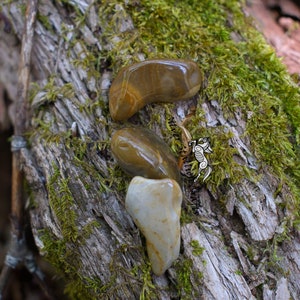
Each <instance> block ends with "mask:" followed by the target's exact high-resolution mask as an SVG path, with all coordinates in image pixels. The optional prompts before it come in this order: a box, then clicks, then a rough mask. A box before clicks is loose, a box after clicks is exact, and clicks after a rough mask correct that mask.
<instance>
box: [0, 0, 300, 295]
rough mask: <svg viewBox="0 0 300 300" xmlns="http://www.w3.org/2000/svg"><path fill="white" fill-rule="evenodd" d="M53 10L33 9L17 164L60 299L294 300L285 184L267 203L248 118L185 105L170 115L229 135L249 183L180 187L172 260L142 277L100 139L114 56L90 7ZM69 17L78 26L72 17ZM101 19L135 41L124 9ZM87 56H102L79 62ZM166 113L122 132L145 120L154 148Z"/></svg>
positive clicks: (10, 35)
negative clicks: (57, 278) (28, 87)
mask: <svg viewBox="0 0 300 300" xmlns="http://www.w3.org/2000/svg"><path fill="white" fill-rule="evenodd" d="M20 2H21V1H16V2H14V3H10V4H4V5H2V12H1V15H2V19H1V22H2V26H1V36H0V53H1V58H0V62H1V63H0V66H1V72H0V76H1V77H0V81H1V82H2V84H3V86H4V87H5V89H6V91H7V93H8V95H9V97H10V99H11V100H12V101H13V103H12V105H13V104H14V102H16V99H17V97H18V95H17V93H16V82H17V76H18V74H17V66H18V64H17V63H16V62H17V61H18V59H19V51H20V43H19V41H20V40H21V36H22V33H23V28H24V16H23V12H22V8H21V5H20ZM64 3H65V2H64V1H62V2H60V1H40V3H39V8H38V9H39V15H40V18H38V21H37V23H36V29H35V42H34V46H33V55H32V61H33V62H32V74H31V82H32V84H33V85H32V95H33V99H32V107H31V124H30V130H29V132H28V139H29V142H30V148H28V149H22V150H21V157H22V158H21V159H22V164H23V165H22V167H23V170H24V172H25V175H26V180H27V184H28V201H29V213H30V221H31V227H32V231H33V235H34V238H35V242H36V245H37V247H38V248H39V250H40V253H41V255H45V256H46V258H48V259H49V261H50V262H51V263H52V264H53V265H54V266H55V267H56V268H57V269H58V270H59V272H61V274H63V276H64V277H65V278H66V279H67V281H68V282H69V284H68V286H67V291H68V293H69V295H70V297H71V298H74V299H77V298H79V299H80V298H81V299H88V298H91V299H92V298H96V299H138V298H141V299H148V298H149V299H178V298H182V299H290V298H292V299H299V298H300V285H299V282H300V260H299V253H300V240H299V231H297V230H296V229H287V227H288V224H286V223H285V220H287V219H289V218H291V215H292V213H293V212H291V211H290V210H289V208H288V207H286V208H284V207H282V206H281V204H282V203H285V202H286V199H288V198H289V199H294V196H293V194H292V192H291V190H290V188H289V187H288V186H287V185H286V184H285V183H284V184H283V186H282V187H281V189H280V192H279V193H278V189H279V187H280V186H281V181H280V178H278V176H276V175H275V174H274V171H273V170H272V168H270V167H269V166H268V165H266V164H264V163H263V162H261V161H259V159H260V158H259V157H257V156H256V153H254V152H253V150H252V148H251V142H252V141H251V140H250V139H249V138H248V137H247V136H246V135H245V131H246V124H247V121H248V120H247V118H245V117H244V116H243V115H242V114H240V113H239V110H238V109H237V110H236V111H235V113H234V114H233V115H231V116H230V117H229V116H227V115H226V114H225V113H224V112H223V109H222V107H221V105H220V103H219V102H218V101H217V100H211V99H210V101H209V100H208V99H205V100H204V101H201V102H200V100H199V98H197V97H195V98H194V99H191V100H190V101H187V102H179V103H178V104H176V105H175V106H170V107H171V108H170V109H171V111H172V115H173V117H174V119H175V120H178V119H181V118H182V114H181V112H182V111H184V112H187V111H189V108H190V107H191V106H194V105H196V106H197V105H198V107H199V108H200V109H201V110H202V111H203V113H204V116H205V122H203V123H204V124H202V126H204V127H208V128H217V126H221V127H222V128H223V130H224V131H226V132H230V133H231V137H230V139H229V140H228V142H229V144H230V147H231V148H232V149H235V154H234V155H233V156H234V160H235V162H236V163H237V164H238V165H240V166H243V168H247V169H249V170H254V171H253V172H255V176H253V178H252V179H251V176H250V177H248V178H247V177H244V178H242V179H240V180H238V181H237V182H236V183H234V184H230V185H226V184H223V185H220V186H214V183H213V182H211V183H210V184H209V183H208V184H202V183H200V182H197V183H194V182H193V180H191V179H189V178H184V179H183V182H184V183H183V191H184V195H185V199H184V205H183V217H182V221H181V239H182V247H181V253H180V256H179V258H178V260H177V261H176V263H175V264H174V265H173V266H172V267H171V268H170V269H169V270H168V271H167V272H166V273H165V274H164V275H163V276H159V277H157V276H155V275H153V274H152V273H151V268H150V267H149V263H148V259H147V254H146V251H145V242H144V239H143V237H142V236H141V234H140V232H139V230H138V229H137V228H136V227H135V225H134V223H133V221H132V219H131V218H130V216H129V215H128V213H127V212H126V210H125V206H124V199H125V195H126V186H127V185H128V183H129V181H130V179H131V178H130V177H129V176H127V175H125V174H124V173H123V172H122V171H121V170H120V169H118V167H116V162H115V160H114V158H113V157H112V155H111V152H110V136H111V134H112V132H113V131H114V130H115V129H117V128H119V127H121V126H123V125H122V124H117V123H114V122H113V121H112V120H111V118H110V117H109V113H108V103H107V89H108V87H109V83H110V81H111V73H112V71H116V70H111V69H109V66H108V61H109V57H110V49H111V47H114V45H112V44H109V43H107V44H106V43H105V39H104V38H103V36H104V37H105V34H106V26H108V25H107V24H105V23H103V22H100V21H99V16H98V15H97V13H96V11H97V7H98V5H96V4H95V3H94V2H93V1H87V0H86V1H71V2H70V3H69V4H64ZM133 5H138V4H133ZM77 12H80V14H79V15H81V16H82V19H80V18H76V17H74V15H76V13H77ZM120 12H121V13H120ZM103 13H105V12H103ZM41 16H43V18H42V17H41ZM83 16H84V17H83ZM105 17H107V20H108V19H112V20H114V22H115V23H116V24H117V25H116V27H117V28H118V30H119V31H120V32H125V31H130V30H132V31H134V30H136V31H138V30H139V28H136V29H135V28H134V26H133V22H132V20H131V17H130V15H129V14H128V13H127V12H126V10H125V9H124V5H121V4H116V5H115V18H113V17H111V16H109V17H108V16H105V15H104V16H102V20H103V19H104V20H105ZM228 19H229V17H228ZM100 37H102V38H101V39H100ZM90 49H94V50H95V49H96V50H97V51H99V56H100V55H102V56H103V57H99V61H96V62H95V61H93V60H92V61H89V50H90ZM86 61H89V62H88V64H98V69H97V70H98V71H99V72H98V73H97V74H95V73H93V72H92V71H93V69H92V67H90V68H89V67H88V66H87V67H86V68H84V65H85V64H86ZM90 71H91V72H90ZM168 107H169V106H165V105H160V104H156V105H152V106H151V107H149V108H148V107H146V108H144V109H143V110H142V111H141V112H140V118H138V117H135V118H133V119H132V120H131V121H130V122H128V123H126V125H130V124H135V125H139V126H145V124H146V123H147V122H148V121H149V124H152V125H151V126H152V128H151V129H152V130H154V131H155V132H156V133H157V134H158V135H160V136H162V137H165V136H164V133H163V132H164V130H165V123H166V121H167V120H166V119H165V117H164V116H165V113H166V110H168V109H169V108H168ZM150 112H151V113H152V114H150ZM153 112H154V113H153ZM155 113H156V114H155ZM157 114H159V115H160V116H161V118H160V119H159V120H156V119H154V116H155V115H157ZM248 114H249V115H250V114H251V112H248ZM143 119H144V120H145V121H144V123H143V122H142V121H141V120H143ZM12 121H13V120H12ZM13 122H14V121H13ZM267 138H268V136H267V135H266V139H267ZM213 150H214V149H213ZM216 168H217V167H216V166H215V167H214V169H216ZM226 176H230V175H228V174H227V175H226ZM226 176H225V177H226ZM254 178H255V179H254ZM225 200H226V201H225ZM224 203H225V205H224ZM283 232H286V235H283V234H282V233H283ZM280 234H282V235H280ZM279 236H280V237H282V236H289V239H281V240H279V238H278V237H279ZM272 256H276V257H272Z"/></svg>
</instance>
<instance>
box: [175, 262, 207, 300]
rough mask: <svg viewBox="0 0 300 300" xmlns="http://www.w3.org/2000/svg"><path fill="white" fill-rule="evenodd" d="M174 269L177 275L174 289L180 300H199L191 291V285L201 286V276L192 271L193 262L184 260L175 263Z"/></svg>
mask: <svg viewBox="0 0 300 300" xmlns="http://www.w3.org/2000/svg"><path fill="white" fill-rule="evenodd" d="M174 267H175V269H176V275H177V284H176V287H177V290H178V293H179V297H180V299H186V300H187V299H199V296H200V295H199V294H198V293H197V292H196V291H195V290H194V289H193V284H197V285H201V280H202V277H203V274H202V273H195V272H193V271H192V270H193V261H192V260H191V259H187V258H185V259H183V260H179V261H177V262H176V263H175V265H174ZM192 282H193V284H192Z"/></svg>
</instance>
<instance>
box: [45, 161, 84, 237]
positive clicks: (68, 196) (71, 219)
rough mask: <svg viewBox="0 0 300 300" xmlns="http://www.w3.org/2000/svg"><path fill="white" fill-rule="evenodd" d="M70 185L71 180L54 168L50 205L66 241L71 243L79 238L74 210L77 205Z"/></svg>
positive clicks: (49, 189)
mask: <svg viewBox="0 0 300 300" xmlns="http://www.w3.org/2000/svg"><path fill="white" fill-rule="evenodd" d="M68 183H69V178H63V177H62V176H61V174H60V170H59V169H58V168H57V167H55V166H54V174H53V175H52V177H51V178H50V179H49V181H48V184H47V190H48V193H49V204H50V207H51V209H52V210H53V212H54V213H55V216H56V217H57V219H58V221H59V225H60V229H61V232H62V235H63V237H64V239H65V240H66V241H69V242H75V241H76V240H77V238H78V230H77V227H76V219H77V215H76V213H75V211H74V209H72V207H73V206H74V205H75V203H74V199H73V196H72V193H71V191H70V189H69V186H68Z"/></svg>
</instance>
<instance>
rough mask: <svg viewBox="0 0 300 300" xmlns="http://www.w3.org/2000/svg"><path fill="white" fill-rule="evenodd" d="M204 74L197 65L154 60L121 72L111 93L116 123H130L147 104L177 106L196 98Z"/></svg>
mask: <svg viewBox="0 0 300 300" xmlns="http://www.w3.org/2000/svg"><path fill="white" fill-rule="evenodd" d="M201 83H202V73H201V71H200V69H199V67H198V65H197V64H196V63H195V62H193V61H188V60H176V59H152V60H145V61H143V62H140V63H136V64H134V65H131V66H129V67H125V68H123V69H121V71H120V72H119V73H118V75H117V77H116V78H115V79H114V81H113V83H112V85H111V87H110V90H109V110H110V114H111V117H112V119H113V120H114V121H126V120H127V119H129V118H130V117H131V116H133V115H134V114H135V113H136V112H137V111H139V110H140V109H141V108H142V107H144V106H145V105H146V104H149V103H152V102H174V101H179V100H185V99H189V98H191V97H193V96H194V95H195V94H196V93H197V92H198V91H199V89H200V86H201Z"/></svg>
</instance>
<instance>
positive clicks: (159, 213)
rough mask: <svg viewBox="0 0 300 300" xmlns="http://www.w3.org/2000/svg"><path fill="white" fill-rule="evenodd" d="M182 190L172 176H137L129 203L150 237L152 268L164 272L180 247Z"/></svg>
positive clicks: (142, 227) (134, 217) (159, 272)
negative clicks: (163, 177)
mask: <svg viewBox="0 0 300 300" xmlns="http://www.w3.org/2000/svg"><path fill="white" fill-rule="evenodd" d="M181 202H182V191H181V188H180V186H179V184H178V183H177V182H176V181H175V180H172V179H169V178H166V179H147V178H143V177H140V176H136V177H134V178H133V179H132V180H131V182H130V184H129V187H128V191H127V195H126V200H125V206H126V209H127V211H128V213H129V214H130V215H131V217H132V218H133V220H134V222H135V224H136V225H137V227H138V228H139V229H140V230H141V232H142V233H143V235H144V236H145V238H146V246H147V252H148V256H149V259H150V262H151V265H152V270H153V272H154V274H156V275H162V274H163V273H164V272H165V271H166V270H167V269H168V268H169V267H170V266H171V265H172V263H173V262H174V260H176V259H177V257H178V255H179V248H180V213H181Z"/></svg>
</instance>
